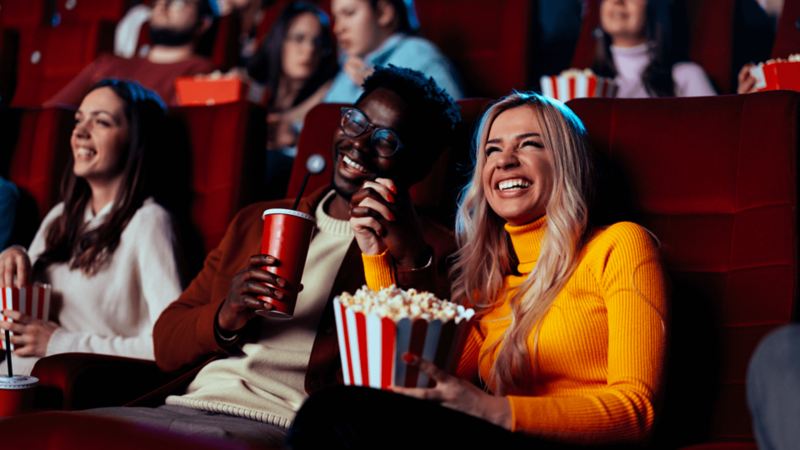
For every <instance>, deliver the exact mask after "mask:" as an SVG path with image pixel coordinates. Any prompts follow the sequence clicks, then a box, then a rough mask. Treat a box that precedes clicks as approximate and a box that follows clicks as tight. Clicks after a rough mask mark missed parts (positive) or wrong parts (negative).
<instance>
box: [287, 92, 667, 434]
mask: <svg viewBox="0 0 800 450" xmlns="http://www.w3.org/2000/svg"><path fill="white" fill-rule="evenodd" d="M475 147H476V149H477V151H476V154H475V158H474V160H475V169H474V173H473V175H472V179H471V181H470V183H469V184H468V185H467V187H466V188H465V190H464V192H463V195H462V200H461V203H460V205H459V212H458V218H457V222H456V237H457V240H458V244H459V251H458V253H457V255H456V260H455V263H454V267H453V272H452V275H453V283H452V298H453V300H454V301H458V302H462V303H464V304H467V305H469V306H472V307H473V308H475V309H476V310H477V311H478V312H479V315H478V318H479V320H478V321H477V322H476V326H475V327H474V329H473V331H472V332H471V335H470V337H469V339H468V342H467V344H466V347H465V349H464V351H463V355H462V357H461V360H460V364H459V368H458V371H457V376H452V375H449V374H447V373H444V372H443V371H441V370H440V369H438V368H436V367H435V366H434V365H433V364H431V363H430V362H428V361H424V360H419V359H416V358H414V357H412V356H410V355H406V356H405V360H406V361H407V362H408V363H409V364H411V365H416V366H418V367H419V368H420V369H421V370H422V371H424V372H426V373H427V374H428V375H430V376H431V377H432V378H433V379H434V380H435V381H436V385H435V386H434V387H432V388H427V389H421V388H420V389H417V388H415V389H407V388H399V387H396V388H394V389H393V390H394V392H395V393H399V394H404V395H396V394H393V393H386V392H381V391H377V390H368V389H358V388H341V389H338V390H334V391H330V392H328V393H327V394H321V395H320V396H318V397H316V398H315V397H312V398H311V399H310V400H309V401H308V402H307V404H306V406H305V407H304V408H303V409H301V411H300V412H299V413H298V416H297V419H296V421H295V425H294V431H293V433H291V434H290V443H291V444H293V445H294V446H295V448H306V447H313V446H315V445H318V444H320V443H322V442H326V443H328V445H329V446H328V447H327V448H331V447H330V445H331V443H335V442H338V443H341V444H342V445H343V446H347V447H348V448H361V447H370V446H374V445H375V443H376V442H380V441H378V439H380V438H381V436H387V435H388V433H389V432H390V431H391V430H393V429H394V430H396V429H400V430H413V433H408V432H407V433H392V434H391V440H392V442H393V443H395V444H397V445H398V446H406V445H411V444H412V443H413V442H414V441H415V440H416V439H418V437H419V436H420V435H424V436H426V438H425V440H426V444H427V443H428V442H427V441H428V436H432V438H431V439H433V442H430V444H432V445H449V446H457V445H464V446H470V447H476V446H478V445H490V446H492V447H496V448H513V447H516V446H523V445H525V446H529V445H531V444H533V443H535V444H537V445H539V446H537V447H535V448H544V447H548V446H559V447H560V446H564V445H569V444H589V443H590V444H594V445H598V444H606V445H611V446H615V447H616V446H618V445H619V444H621V443H641V442H643V441H645V440H646V439H647V437H648V436H649V434H650V432H651V430H652V427H653V424H654V422H655V420H656V415H657V403H658V397H659V394H660V392H661V386H662V382H661V379H662V369H663V364H664V351H665V346H666V323H665V321H666V310H667V305H666V294H665V282H664V276H663V273H662V268H661V265H660V261H659V254H658V250H657V248H656V245H655V243H654V240H653V238H652V237H651V236H650V234H649V233H648V232H647V231H646V230H644V229H643V228H641V227H640V226H638V225H636V224H633V223H630V222H621V223H615V224H613V225H610V226H604V227H592V226H590V225H589V223H590V221H589V215H590V211H589V197H590V192H591V190H592V184H591V179H592V178H591V164H590V156H589V152H588V144H587V139H586V131H585V128H584V127H583V124H582V123H581V121H580V119H578V117H577V116H575V114H574V113H573V112H572V111H571V110H570V109H569V108H567V107H566V106H564V105H563V104H561V103H557V102H555V101H553V100H550V99H547V98H545V97H542V96H539V95H537V94H533V93H515V94H512V95H510V96H508V97H505V98H503V99H501V100H500V101H498V102H497V103H495V104H494V105H493V106H492V107H491V108H489V110H488V111H487V112H486V113H485V114H484V116H483V118H482V120H481V123H480V125H479V130H478V133H477V141H476V146H475ZM391 186H392V183H391V181H390V180H377V182H376V183H371V184H370V185H369V186H368V187H367V188H368V189H371V190H373V191H375V192H377V193H379V194H381V201H378V202H376V201H375V197H374V196H372V197H370V199H369V200H366V201H365V202H362V203H360V204H359V205H355V206H357V207H362V208H363V207H368V208H370V209H372V210H373V213H372V214H369V215H365V216H363V217H354V218H351V225H352V226H353V229H354V231H355V232H356V239H357V241H358V244H359V246H360V247H361V250H362V252H363V255H364V256H363V258H364V262H365V270H366V274H367V281H368V283H369V284H370V287H372V288H379V287H381V285H380V284H381V283H380V282H379V280H381V279H384V280H385V279H389V280H392V279H393V277H394V276H395V274H394V270H393V262H392V261H391V258H390V257H389V256H388V255H390V254H391V252H390V251H387V245H386V242H387V239H386V238H385V237H384V236H385V233H383V232H381V230H385V229H386V224H387V223H389V222H391V216H390V215H387V214H386V212H387V211H389V210H391V205H392V199H393V198H392V196H391V195H389V194H390V193H391V190H392V188H391ZM354 197H355V198H358V197H357V196H354ZM384 283H385V282H384ZM420 399H421V400H420ZM331 405H336V410H337V414H336V415H335V416H336V417H335V418H334V417H331V415H325V411H326V410H327V411H330V409H329V408H330V407H331ZM341 405H347V406H346V407H342V406H341ZM375 411H380V414H376V413H375ZM323 417H324V420H322V419H323ZM323 424H324V425H323ZM389 427H391V428H389ZM334 447H336V445H334Z"/></svg>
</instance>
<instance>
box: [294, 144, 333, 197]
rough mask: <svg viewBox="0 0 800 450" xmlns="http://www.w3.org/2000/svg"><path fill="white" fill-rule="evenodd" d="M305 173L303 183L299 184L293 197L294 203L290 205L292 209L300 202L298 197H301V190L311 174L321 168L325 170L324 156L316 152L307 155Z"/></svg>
mask: <svg viewBox="0 0 800 450" xmlns="http://www.w3.org/2000/svg"><path fill="white" fill-rule="evenodd" d="M306 170H307V172H306V174H305V175H304V176H303V183H302V184H301V185H300V191H298V192H297V197H295V199H294V204H293V205H292V209H297V205H299V204H300V198H301V197H303V191H305V190H306V185H307V184H308V179H309V177H311V175H316V174H318V173H320V172H322V171H323V170H325V158H323V157H322V156H320V155H319V154H317V153H314V154H313V155H311V156H309V157H308V159H307V160H306Z"/></svg>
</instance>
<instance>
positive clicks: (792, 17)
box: [772, 0, 800, 58]
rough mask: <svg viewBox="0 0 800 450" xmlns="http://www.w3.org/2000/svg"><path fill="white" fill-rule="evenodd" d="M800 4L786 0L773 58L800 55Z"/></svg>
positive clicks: (776, 36) (773, 48)
mask: <svg viewBox="0 0 800 450" xmlns="http://www.w3.org/2000/svg"><path fill="white" fill-rule="evenodd" d="M798 25H800V2H797V1H792V0H785V1H784V2H783V11H781V17H780V19H778V30H777V32H776V33H775V43H774V44H773V46H772V57H773V58H786V57H787V56H789V55H791V54H793V53H800V27H798Z"/></svg>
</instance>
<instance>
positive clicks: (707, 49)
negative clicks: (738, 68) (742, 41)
mask: <svg viewBox="0 0 800 450" xmlns="http://www.w3.org/2000/svg"><path fill="white" fill-rule="evenodd" d="M600 3H601V1H600V0H585V7H584V15H583V22H582V25H581V31H580V35H579V36H578V43H577V45H576V46H575V53H574V55H573V57H572V67H578V68H584V67H591V66H592V62H593V61H594V52H595V42H596V41H595V32H596V30H597V28H598V27H599V26H600ZM684 4H685V6H686V8H685V9H686V11H687V13H688V15H689V17H688V19H689V22H690V30H689V34H690V42H691V45H690V46H689V59H690V60H692V61H694V62H696V63H697V64H699V65H700V66H702V67H703V69H704V70H705V71H706V74H707V75H708V77H709V78H710V79H711V81H712V82H714V84H715V86H716V87H717V88H718V89H719V90H720V93H729V92H733V90H734V87H735V86H734V85H733V82H734V80H733V79H732V78H731V66H732V64H733V63H732V61H733V19H734V9H735V2H733V1H730V0H701V1H697V0H684ZM678 11H680V9H678Z"/></svg>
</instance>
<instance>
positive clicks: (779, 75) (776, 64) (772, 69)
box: [750, 54, 800, 91]
mask: <svg viewBox="0 0 800 450" xmlns="http://www.w3.org/2000/svg"><path fill="white" fill-rule="evenodd" d="M750 75H752V76H753V78H755V80H756V84H755V89H756V90H757V91H775V90H781V89H782V90H790V91H800V54H793V55H789V58H788V59H783V58H780V59H771V60H769V61H766V62H763V63H758V64H755V65H753V66H752V67H750Z"/></svg>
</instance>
